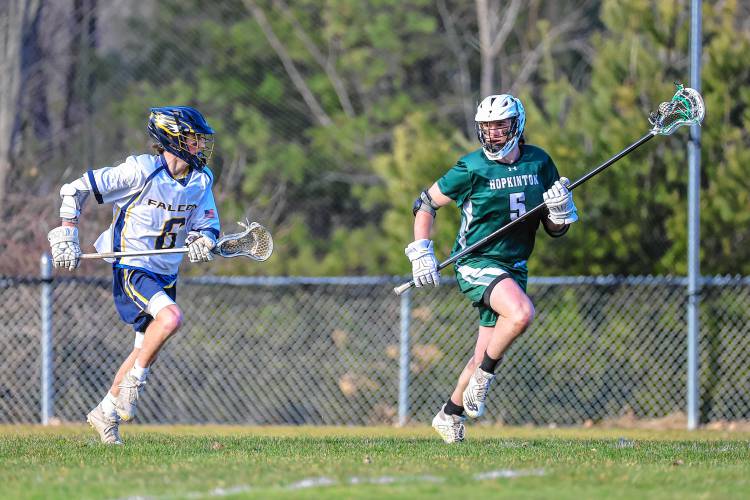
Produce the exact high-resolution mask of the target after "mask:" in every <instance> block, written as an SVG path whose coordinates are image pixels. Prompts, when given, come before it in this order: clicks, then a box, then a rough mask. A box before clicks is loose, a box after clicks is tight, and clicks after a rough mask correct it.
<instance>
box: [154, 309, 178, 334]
mask: <svg viewBox="0 0 750 500" xmlns="http://www.w3.org/2000/svg"><path fill="white" fill-rule="evenodd" d="M156 320H157V321H158V322H159V324H160V325H161V327H162V328H163V329H164V330H166V331H167V332H168V333H169V335H172V334H174V333H176V332H177V330H179V329H180V327H181V326H182V311H180V308H179V307H177V306H174V305H173V306H167V307H165V308H164V309H162V310H161V311H159V314H158V315H157V316H156Z"/></svg>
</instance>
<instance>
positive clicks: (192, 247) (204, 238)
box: [185, 231, 216, 262]
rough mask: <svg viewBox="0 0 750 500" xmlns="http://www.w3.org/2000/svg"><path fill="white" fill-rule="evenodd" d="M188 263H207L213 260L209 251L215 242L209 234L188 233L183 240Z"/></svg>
mask: <svg viewBox="0 0 750 500" xmlns="http://www.w3.org/2000/svg"><path fill="white" fill-rule="evenodd" d="M185 246H187V249H188V258H189V259H190V262H209V261H212V260H213V259H214V256H213V254H212V253H211V250H213V248H214V247H215V246H216V240H215V239H214V237H213V235H212V234H211V233H201V232H198V231H190V232H189V233H188V235H187V238H185Z"/></svg>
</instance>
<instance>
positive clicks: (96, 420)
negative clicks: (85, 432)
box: [86, 405, 122, 444]
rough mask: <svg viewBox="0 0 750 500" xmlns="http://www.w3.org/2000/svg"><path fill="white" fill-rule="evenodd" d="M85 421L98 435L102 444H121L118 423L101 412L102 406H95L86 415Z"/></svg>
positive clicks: (115, 419)
mask: <svg viewBox="0 0 750 500" xmlns="http://www.w3.org/2000/svg"><path fill="white" fill-rule="evenodd" d="M86 421H87V422H88V423H89V425H91V427H93V428H94V430H95V431H96V432H98V433H99V438H100V439H101V440H102V443H104V444H122V440H121V439H120V429H119V425H120V424H119V422H118V421H117V418H110V417H107V416H106V415H105V414H104V411H102V406H101V405H97V406H96V408H94V409H93V410H91V411H90V412H89V414H88V415H86Z"/></svg>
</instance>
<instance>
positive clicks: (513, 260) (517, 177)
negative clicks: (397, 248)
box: [437, 144, 560, 269]
mask: <svg viewBox="0 0 750 500" xmlns="http://www.w3.org/2000/svg"><path fill="white" fill-rule="evenodd" d="M520 149H521V151H520V153H521V154H520V157H519V158H518V160H516V162H515V163H512V164H504V163H500V162H497V161H493V160H489V159H487V157H486V156H485V155H484V152H483V151H482V149H478V150H476V151H474V152H473V153H469V154H468V155H466V156H464V157H462V158H461V159H459V160H458V162H456V164H455V165H454V166H453V168H451V169H450V170H449V171H448V172H446V174H445V175H443V176H442V177H441V178H440V179H439V180H438V181H437V184H438V187H439V188H440V191H441V192H442V193H443V194H444V195H446V196H448V197H449V198H451V199H452V200H455V202H456V204H457V205H458V207H459V209H460V210H461V227H460V228H459V232H458V235H457V236H456V242H455V244H454V245H453V250H452V253H456V252H458V251H460V250H463V249H464V248H466V247H468V246H469V245H471V244H473V243H476V242H477V241H479V240H481V239H482V238H484V237H485V236H487V235H489V234H490V233H492V232H493V231H495V230H497V229H499V228H501V227H503V226H504V225H506V224H508V223H509V222H510V221H512V220H514V219H516V218H518V217H519V216H521V215H523V214H525V213H526V211H527V210H530V209H532V208H534V207H536V206H537V205H539V204H541V203H543V201H544V200H543V198H542V194H543V193H544V191H546V190H547V189H549V188H550V187H552V185H553V184H554V183H555V181H556V180H558V179H559V178H560V174H559V173H558V172H557V167H555V164H554V162H553V161H552V158H550V157H549V155H548V154H547V153H545V152H544V150H543V149H541V148H538V147H536V146H531V145H526V144H524V145H521V146H520ZM541 214H544V212H541ZM541 216H542V215H540V216H536V217H531V218H530V219H529V220H526V221H524V222H522V223H520V224H519V225H517V226H516V227H514V228H513V229H512V230H511V231H510V232H508V233H506V234H505V235H503V236H500V237H499V238H498V239H496V240H495V241H492V242H490V243H487V244H486V245H484V246H483V247H481V248H479V249H477V250H476V251H475V252H472V253H471V254H469V255H467V256H466V257H464V258H462V259H460V260H459V263H461V262H463V261H466V260H471V259H475V258H485V259H486V258H489V259H493V260H497V261H499V262H501V263H503V264H505V265H506V266H508V267H511V268H512V267H521V268H524V269H525V267H526V266H525V264H526V260H527V259H528V258H529V256H530V255H531V251H532V250H533V249H534V239H535V236H536V231H537V229H538V228H539V221H540V220H541Z"/></svg>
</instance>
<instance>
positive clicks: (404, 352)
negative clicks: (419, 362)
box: [398, 290, 411, 426]
mask: <svg viewBox="0 0 750 500" xmlns="http://www.w3.org/2000/svg"><path fill="white" fill-rule="evenodd" d="M410 325H411V290H407V291H406V292H404V293H402V294H401V352H400V356H399V373H398V425H399V426H403V425H405V424H406V422H407V420H408V419H409V363H410V362H411V360H410V356H409V327H410Z"/></svg>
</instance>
